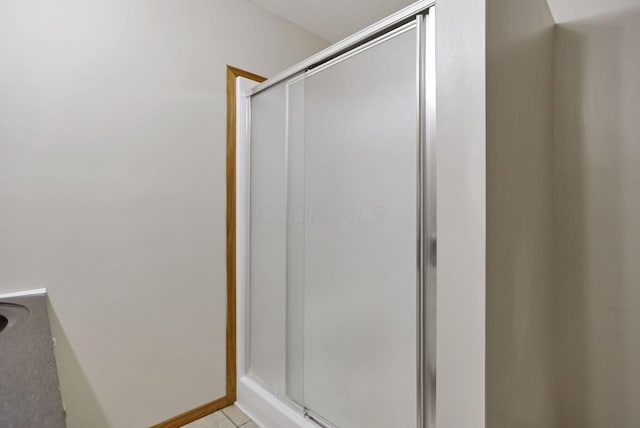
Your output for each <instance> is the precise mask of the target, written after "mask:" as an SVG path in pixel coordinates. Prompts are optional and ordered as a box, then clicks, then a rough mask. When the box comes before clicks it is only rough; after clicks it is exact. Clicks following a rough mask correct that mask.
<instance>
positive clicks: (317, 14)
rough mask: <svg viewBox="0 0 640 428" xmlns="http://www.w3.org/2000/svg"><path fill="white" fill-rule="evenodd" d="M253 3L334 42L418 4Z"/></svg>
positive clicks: (353, 0) (346, 0) (395, 0)
mask: <svg viewBox="0 0 640 428" xmlns="http://www.w3.org/2000/svg"><path fill="white" fill-rule="evenodd" d="M251 1H252V2H253V3H255V4H257V5H259V6H262V7H263V8H265V9H267V10H270V11H271V12H273V13H275V14H276V15H280V16H281V17H283V18H285V19H287V20H289V21H291V22H293V23H295V24H298V25H299V26H301V27H302V28H304V29H306V30H309V31H311V32H312V33H315V34H317V35H319V36H320V37H322V38H323V39H325V40H327V41H329V42H331V43H334V42H337V41H339V40H342V39H344V38H345V37H347V36H350V35H351V34H353V33H355V32H356V31H359V30H361V29H363V28H364V27H366V26H368V25H370V24H373V23H374V22H376V21H379V20H381V19H382V18H384V17H386V16H388V15H391V14H392V13H393V12H397V11H399V10H400V9H402V8H404V7H406V6H409V5H410V4H412V3H414V2H415V0H251ZM605 1H606V0H605Z"/></svg>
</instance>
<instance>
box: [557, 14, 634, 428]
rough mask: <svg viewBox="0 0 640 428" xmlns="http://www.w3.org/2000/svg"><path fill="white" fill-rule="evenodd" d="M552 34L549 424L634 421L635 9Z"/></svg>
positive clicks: (594, 426) (588, 427)
mask: <svg viewBox="0 0 640 428" xmlns="http://www.w3.org/2000/svg"><path fill="white" fill-rule="evenodd" d="M556 37H557V51H556V93H555V96H556V104H555V105H556V116H555V119H556V127H555V133H556V144H555V151H554V160H555V162H554V168H555V169H554V182H555V185H554V187H555V194H554V210H555V212H554V218H555V222H554V233H555V238H556V239H555V260H556V262H557V263H556V268H555V275H556V279H557V284H556V289H557V294H556V296H557V298H556V303H557V306H556V315H557V318H556V320H555V323H556V331H557V335H556V339H557V341H556V348H557V351H558V358H557V361H558V366H557V380H558V397H557V406H558V409H559V411H558V421H557V424H556V426H558V427H563V428H574V427H576V428H608V427H616V428H632V427H638V426H640V407H639V406H638V403H640V370H639V369H638V362H639V361H640V333H639V331H640V330H639V329H638V327H639V326H640V279H639V278H640V168H639V167H638V162H639V160H640V115H639V112H640V72H639V70H640V47H639V42H640V9H635V10H634V9H631V10H628V11H625V12H624V13H620V14H617V15H609V16H600V17H598V18H594V19H590V20H584V21H577V22H572V23H566V24H562V25H559V26H558V28H557V34H556Z"/></svg>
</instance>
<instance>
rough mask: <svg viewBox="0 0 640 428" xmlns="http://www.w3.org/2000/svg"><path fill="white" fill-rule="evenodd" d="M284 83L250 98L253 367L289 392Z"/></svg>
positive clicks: (257, 374) (256, 373) (276, 387)
mask: <svg viewBox="0 0 640 428" xmlns="http://www.w3.org/2000/svg"><path fill="white" fill-rule="evenodd" d="M285 107H286V98H285V85H284V84H282V85H278V86H274V87H273V88H270V89H268V90H266V91H264V92H261V93H260V94H257V95H255V96H253V97H252V99H251V110H252V114H251V167H250V169H251V174H250V183H251V185H250V230H249V234H250V240H251V244H250V254H249V265H250V272H249V282H250V285H249V372H250V373H251V374H252V375H254V376H255V377H257V378H259V379H260V380H262V381H263V382H265V383H267V384H268V385H269V386H270V387H271V388H273V389H274V390H275V391H276V392H278V393H280V394H285V393H286V293H287V290H286V266H287V260H286V181H285V172H286V168H285V166H286V164H285V160H286V157H285V149H286V139H285V135H286V132H285V131H286V128H285V125H286V120H285V119H286V116H285V113H286V109H285Z"/></svg>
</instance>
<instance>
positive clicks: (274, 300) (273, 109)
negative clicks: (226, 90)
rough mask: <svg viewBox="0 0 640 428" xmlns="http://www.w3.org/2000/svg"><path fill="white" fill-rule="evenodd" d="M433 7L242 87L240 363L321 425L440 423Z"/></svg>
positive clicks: (406, 427)
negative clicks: (243, 190) (244, 196)
mask: <svg viewBox="0 0 640 428" xmlns="http://www.w3.org/2000/svg"><path fill="white" fill-rule="evenodd" d="M433 18H434V7H433V5H432V3H426V2H419V3H416V4H414V5H412V6H411V7H409V8H406V9H404V10H402V11H400V12H398V13H396V14H394V15H392V16H390V17H389V18H387V19H385V20H383V21H381V22H379V23H377V24H374V25H373V26H371V27H368V28H367V29H365V30H363V31H362V32H360V33H357V34H356V35H354V36H352V37H350V38H348V39H345V40H344V41H342V42H340V43H338V44H336V45H334V46H332V47H330V48H328V49H327V50H325V51H323V52H321V53H319V54H318V55H316V56H314V57H312V58H310V59H308V60H307V61H304V62H303V63H301V64H299V65H297V66H295V67H293V68H292V69H290V70H288V71H285V72H283V73H281V74H279V75H277V76H275V77H274V78H272V79H270V80H267V81H266V82H263V83H262V84H259V85H257V86H255V87H253V88H252V89H251V90H250V91H248V92H247V93H246V97H247V99H246V105H247V120H246V132H247V139H248V147H249V152H248V153H249V154H248V156H247V159H246V165H245V169H246V171H247V173H248V177H247V180H248V183H247V185H248V188H247V189H246V190H247V195H248V196H247V202H246V216H247V218H246V223H247V233H246V237H247V239H246V242H245V243H244V246H245V248H246V251H245V254H244V257H246V263H244V264H242V265H243V266H245V268H246V279H245V284H246V290H245V293H243V296H244V299H242V303H241V304H242V305H244V315H243V316H244V319H245V321H244V323H245V325H244V327H245V330H244V331H245V332H246V335H245V336H244V338H243V341H244V342H243V344H242V346H243V353H242V354H243V356H242V355H241V358H244V361H243V370H242V371H241V376H243V377H245V378H247V379H250V380H251V381H252V382H253V384H255V385H259V387H260V388H261V390H262V391H263V395H264V394H265V393H266V394H269V395H270V396H271V398H270V400H271V402H273V403H276V402H277V403H280V404H282V405H283V406H286V407H287V409H288V410H287V411H288V412H293V413H298V414H299V415H303V416H304V417H305V418H306V419H307V420H310V421H313V423H315V424H317V425H320V426H327V427H337V428H364V427H366V428H389V427H400V428H411V427H416V428H423V427H432V426H434V425H433V423H434V420H435V413H434V412H435V406H434V402H435V343H436V342H435V262H436V260H435V242H436V241H435V194H434V191H435V185H434V177H435V171H434V165H435V163H434V156H435V141H434V139H433V135H434V129H433V128H434V126H433V124H434V115H435V108H434V105H435V90H434V88H435V75H434V69H435V67H434V48H433V47H434V43H433V38H434V28H433V22H434V19H433ZM240 404H241V405H242V401H241V400H240ZM258 419H259V418H258Z"/></svg>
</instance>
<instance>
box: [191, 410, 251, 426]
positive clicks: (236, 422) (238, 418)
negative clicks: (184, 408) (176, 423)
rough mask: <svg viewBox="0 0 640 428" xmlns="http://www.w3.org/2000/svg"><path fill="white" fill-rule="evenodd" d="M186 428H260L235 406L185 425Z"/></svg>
mask: <svg viewBox="0 0 640 428" xmlns="http://www.w3.org/2000/svg"><path fill="white" fill-rule="evenodd" d="M185 427H186V428H239V427H242V428H259V427H258V425H257V424H256V423H255V422H253V421H252V420H251V419H249V417H248V416H247V415H245V414H244V413H242V411H241V410H240V409H238V408H237V407H236V406H235V405H231V406H229V407H225V408H224V409H222V410H218V411H217V412H215V413H212V414H210V415H208V416H205V417H204V418H201V419H198V420H197V421H193V422H191V423H190V424H187V425H185Z"/></svg>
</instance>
